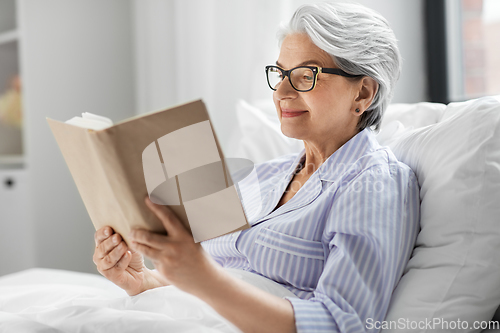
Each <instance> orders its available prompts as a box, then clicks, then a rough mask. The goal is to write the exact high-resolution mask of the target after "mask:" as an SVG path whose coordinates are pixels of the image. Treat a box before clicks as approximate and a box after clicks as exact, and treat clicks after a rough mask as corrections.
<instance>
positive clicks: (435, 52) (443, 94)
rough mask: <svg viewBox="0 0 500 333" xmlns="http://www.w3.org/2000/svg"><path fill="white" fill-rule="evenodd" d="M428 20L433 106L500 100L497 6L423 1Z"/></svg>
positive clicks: (494, 1)
mask: <svg viewBox="0 0 500 333" xmlns="http://www.w3.org/2000/svg"><path fill="white" fill-rule="evenodd" d="M426 18H427V39H428V40H427V48H428V52H427V55H428V78H429V95H430V99H431V101H433V102H442V103H447V102H452V101H460V100H466V99H471V98H476V97H480V96H485V95H497V94H500V48H499V47H498V46H497V45H496V44H497V43H498V42H497V41H498V40H500V1H498V0H437V1H436V0H427V2H426Z"/></svg>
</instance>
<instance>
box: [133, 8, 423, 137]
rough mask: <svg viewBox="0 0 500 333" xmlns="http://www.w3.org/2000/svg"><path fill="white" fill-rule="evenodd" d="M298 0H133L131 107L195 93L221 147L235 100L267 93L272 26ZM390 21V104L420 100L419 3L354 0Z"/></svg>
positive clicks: (274, 51) (273, 51) (141, 108)
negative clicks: (395, 43) (397, 70)
mask: <svg viewBox="0 0 500 333" xmlns="http://www.w3.org/2000/svg"><path fill="white" fill-rule="evenodd" d="M306 2H311V1H305V0H280V1H268V0H252V1H250V0H247V1H233V0H171V1H165V0H133V6H134V11H133V15H134V20H135V24H134V26H135V41H136V76H137V78H138V81H137V91H138V98H137V102H138V104H137V112H138V113H142V112H147V111H151V110H154V109H159V108H163V107H166V106H169V105H173V104H177V103H181V102H185V101H187V100H190V99H195V98H203V99H204V100H205V102H206V103H207V105H208V108H209V112H210V113H211V114H212V118H213V121H214V125H215V127H216V129H217V130H218V133H219V134H220V138H221V141H222V145H223V146H226V144H227V141H228V140H229V139H230V137H231V128H232V124H234V122H235V121H236V118H235V114H234V110H235V104H236V102H237V100H238V99H245V100H247V101H250V102H252V101H255V100H260V99H270V98H271V91H270V90H269V88H268V87H267V84H266V82H265V76H264V66H265V65H268V64H271V63H274V62H275V61H276V58H277V56H278V51H279V50H278V45H277V41H276V37H275V35H276V31H277V28H278V26H279V24H280V22H282V21H287V20H288V19H289V17H290V16H291V15H292V13H293V11H294V10H295V9H296V8H297V7H298V6H299V5H300V4H303V3H306ZM358 2H359V3H361V4H364V5H366V6H369V7H371V8H373V9H375V10H377V11H379V12H380V13H381V14H382V15H383V16H385V17H386V18H387V20H388V21H389V22H390V24H391V26H392V28H393V29H394V32H395V34H396V37H397V38H398V39H399V41H400V42H399V46H400V50H401V53H402V56H403V59H404V69H403V73H402V76H401V78H400V81H399V84H398V86H397V88H396V90H395V97H394V99H393V102H408V103H411V102H420V101H425V100H426V92H425V91H426V87H425V79H426V77H425V61H424V40H423V27H424V26H423V24H424V19H423V1H422V0H413V1H401V0H359V1H358Z"/></svg>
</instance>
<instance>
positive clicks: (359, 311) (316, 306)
mask: <svg viewBox="0 0 500 333" xmlns="http://www.w3.org/2000/svg"><path fill="white" fill-rule="evenodd" d="M279 38H280V43H281V50H280V54H279V58H278V60H277V61H276V65H272V66H267V67H266V73H267V79H268V84H269V86H270V88H271V89H272V90H273V91H274V95H273V99H274V103H275V105H276V110H277V114H278V117H279V119H280V122H281V130H282V132H283V133H284V134H285V135H286V136H288V137H292V138H296V139H300V140H303V141H304V146H305V149H304V150H303V151H302V152H301V153H299V154H295V155H291V156H285V157H282V158H280V159H276V160H272V161H269V162H266V163H263V164H261V165H257V166H256V170H257V173H258V177H259V182H260V184H259V185H260V192H259V193H255V198H262V200H257V199H256V200H251V199H250V200H249V201H248V202H243V205H244V207H245V210H246V211H250V210H252V209H255V208H256V207H261V210H260V213H258V214H256V215H254V216H253V218H252V219H251V220H250V221H249V222H250V224H251V226H252V227H251V228H250V229H247V230H244V231H239V232H237V233H233V234H228V235H225V236H222V237H219V238H216V239H213V240H209V241H205V242H203V244H202V245H200V244H195V243H194V242H193V238H192V237H191V235H190V234H189V233H188V232H187V231H186V230H185V229H184V228H183V226H182V225H181V223H180V222H179V220H178V219H177V218H176V216H175V215H174V214H173V213H172V212H171V211H169V210H168V209H167V208H166V207H163V206H157V205H155V204H153V203H151V202H150V201H149V200H148V199H146V202H147V204H148V206H149V207H150V208H151V209H152V210H153V211H154V212H155V213H156V215H157V216H158V217H159V219H160V220H161V221H162V222H163V224H164V226H165V228H166V230H167V235H161V234H155V233H151V232H148V231H145V230H134V231H132V233H131V235H130V236H131V239H132V240H133V241H132V243H131V244H130V247H131V248H130V249H129V248H128V247H127V245H126V244H125V243H124V242H123V241H122V239H121V237H120V235H118V234H114V233H113V230H112V229H111V228H109V227H105V228H103V229H100V230H98V231H97V232H96V243H97V247H96V251H95V255H94V262H95V263H96V264H97V267H98V270H99V271H100V272H101V273H102V274H103V275H104V276H105V277H107V278H108V279H110V280H111V281H113V282H114V283H116V284H117V285H118V286H120V287H122V288H123V289H125V290H126V291H127V292H128V293H129V294H130V295H135V294H138V293H141V292H142V291H145V290H147V289H150V288H155V287H158V286H164V285H167V284H173V285H175V286H177V287H178V288H180V289H182V290H184V291H186V292H188V293H190V294H192V295H195V296H197V297H199V298H200V299H202V300H204V301H205V302H206V303H208V304H209V305H210V306H212V307H213V308H214V309H215V310H216V311H217V312H218V313H219V314H221V315H222V316H223V317H225V318H226V319H228V320H229V321H231V322H232V323H233V324H234V325H236V326H237V327H239V328H240V329H241V330H242V331H244V332H273V333H275V332H295V331H299V332H364V331H366V330H367V325H366V323H367V320H368V319H370V320H371V321H372V322H373V321H380V320H383V319H384V317H385V315H386V312H387V309H388V306H389V301H390V298H391V294H392V291H393V290H394V288H395V286H396V284H397V283H398V280H399V278H400V277H401V275H402V273H403V269H404V267H405V265H406V262H407V260H408V259H409V256H410V254H411V251H412V248H413V245H414V241H415V238H416V234H417V231H418V223H419V188H418V183H417V180H416V178H415V175H414V173H413V172H412V170H411V169H410V168H409V167H408V166H406V165H404V164H402V163H400V162H398V161H397V160H396V158H395V157H394V155H393V154H392V153H391V151H390V150H389V149H388V148H386V147H380V146H379V145H378V143H377V141H376V140H375V137H374V134H373V133H372V130H371V128H373V129H378V127H379V125H380V121H381V118H382V115H383V112H384V109H385V108H386V106H387V104H388V103H389V100H390V98H391V95H392V90H393V88H394V84H395V82H396V80H397V78H398V76H399V72H400V55H399V51H398V49H397V46H396V39H395V37H394V34H393V32H392V30H391V29H390V28H389V26H388V24H387V22H386V20H385V19H384V18H383V17H381V16H380V15H379V14H377V13H375V12H374V11H372V10H369V9H367V8H365V7H362V6H360V5H354V4H338V3H334V4H326V3H322V4H316V5H306V6H303V7H301V8H299V9H298V10H297V11H296V13H295V14H294V16H293V17H292V19H291V21H290V23H289V25H288V26H287V27H285V28H283V29H282V30H281V32H280V34H279ZM142 255H145V256H147V257H149V258H151V259H152V261H153V263H154V265H155V267H156V269H157V270H149V269H147V268H146V267H145V266H144V264H143V259H142V258H143V257H142ZM223 267H225V268H237V269H241V270H244V271H249V272H253V273H255V274H259V275H261V276H264V277H267V278H269V279H271V280H273V281H275V282H277V283H279V284H280V285H281V286H282V287H283V288H286V289H287V290H288V291H290V292H291V293H290V295H295V296H296V297H292V296H290V297H283V298H281V297H278V296H275V295H273V294H270V293H268V292H265V291H263V290H261V289H259V288H256V287H254V286H252V285H250V284H247V283H246V282H244V281H242V280H240V279H238V278H235V277H234V276H233V275H231V274H229V273H228V271H227V270H226V269H224V268H223Z"/></svg>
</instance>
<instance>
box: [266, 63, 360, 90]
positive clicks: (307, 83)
mask: <svg viewBox="0 0 500 333" xmlns="http://www.w3.org/2000/svg"><path fill="white" fill-rule="evenodd" d="M319 73H326V74H334V75H340V76H345V77H361V76H363V75H354V74H349V73H347V72H344V71H343V70H341V69H340V68H322V67H317V66H298V67H295V68H292V69H289V70H287V71H286V70H284V69H283V68H280V67H278V66H274V65H271V66H266V77H267V84H269V88H271V89H272V90H276V89H278V87H279V85H280V84H281V82H282V81H283V80H284V79H285V77H288V81H289V82H290V85H291V86H292V88H293V89H295V90H297V91H300V92H306V91H311V90H313V89H314V87H315V86H316V81H317V78H318V74H319Z"/></svg>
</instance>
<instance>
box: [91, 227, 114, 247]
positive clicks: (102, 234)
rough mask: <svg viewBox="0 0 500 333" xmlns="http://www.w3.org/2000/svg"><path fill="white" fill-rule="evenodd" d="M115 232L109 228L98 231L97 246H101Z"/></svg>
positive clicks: (95, 236)
mask: <svg viewBox="0 0 500 333" xmlns="http://www.w3.org/2000/svg"><path fill="white" fill-rule="evenodd" d="M113 232H114V230H113V229H112V228H111V227H108V226H106V227H102V228H100V229H99V230H97V231H96V232H95V234H94V240H95V245H96V246H98V245H99V244H101V243H102V242H103V241H104V240H105V239H107V238H108V237H109V236H111V235H112V234H113Z"/></svg>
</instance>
